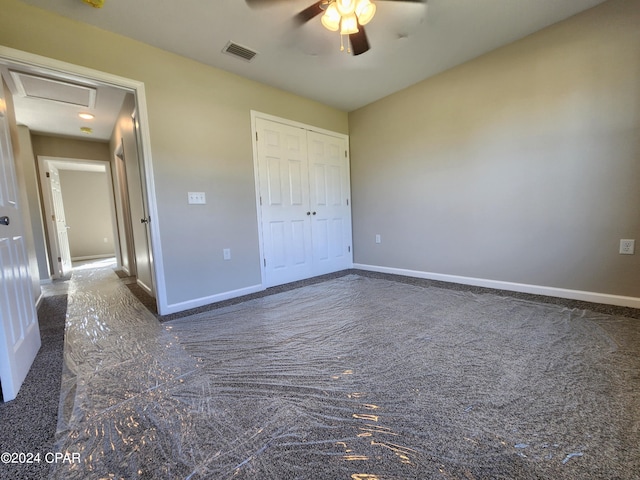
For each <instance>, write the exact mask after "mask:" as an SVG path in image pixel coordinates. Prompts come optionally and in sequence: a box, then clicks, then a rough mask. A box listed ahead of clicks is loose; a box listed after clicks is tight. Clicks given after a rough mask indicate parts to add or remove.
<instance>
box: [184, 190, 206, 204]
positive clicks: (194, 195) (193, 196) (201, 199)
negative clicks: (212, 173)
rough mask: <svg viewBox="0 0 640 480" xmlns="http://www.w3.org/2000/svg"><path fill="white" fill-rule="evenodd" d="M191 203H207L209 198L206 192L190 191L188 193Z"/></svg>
mask: <svg viewBox="0 0 640 480" xmlns="http://www.w3.org/2000/svg"><path fill="white" fill-rule="evenodd" d="M187 199H188V201H189V205H204V204H205V203H207V198H206V197H205V194H204V192H189V193H188V195H187Z"/></svg>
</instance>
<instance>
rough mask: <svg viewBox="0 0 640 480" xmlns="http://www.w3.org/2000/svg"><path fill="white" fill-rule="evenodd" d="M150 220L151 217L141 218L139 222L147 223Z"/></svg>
mask: <svg viewBox="0 0 640 480" xmlns="http://www.w3.org/2000/svg"><path fill="white" fill-rule="evenodd" d="M150 221H151V217H147V218H141V219H140V223H149V222H150Z"/></svg>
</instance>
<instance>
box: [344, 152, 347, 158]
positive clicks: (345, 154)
mask: <svg viewBox="0 0 640 480" xmlns="http://www.w3.org/2000/svg"><path fill="white" fill-rule="evenodd" d="M344 158H347V151H346V150H345V151H344Z"/></svg>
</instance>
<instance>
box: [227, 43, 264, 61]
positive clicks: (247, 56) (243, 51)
mask: <svg viewBox="0 0 640 480" xmlns="http://www.w3.org/2000/svg"><path fill="white" fill-rule="evenodd" d="M222 53H226V54H228V55H233V56H234V57H237V58H241V59H242V60H246V61H247V62H250V61H251V60H253V57H255V56H256V55H257V54H258V52H254V51H253V50H251V49H250V48H247V47H243V46H242V45H238V44H237V43H233V42H229V43H227V45H226V46H225V47H224V49H223V50H222Z"/></svg>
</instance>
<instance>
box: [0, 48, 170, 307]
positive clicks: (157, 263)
mask: <svg viewBox="0 0 640 480" xmlns="http://www.w3.org/2000/svg"><path fill="white" fill-rule="evenodd" d="M2 60H4V61H8V62H12V63H16V64H22V65H25V66H26V67H37V68H38V67H39V68H44V69H49V70H54V71H56V72H59V73H63V74H66V75H70V76H74V77H81V78H85V79H89V80H94V81H98V82H101V83H106V84H108V85H111V86H114V87H117V88H122V89H125V90H129V91H130V92H132V93H133V94H134V96H135V99H136V106H137V112H138V121H139V127H140V139H141V142H142V145H140V149H141V150H142V158H141V160H142V162H144V169H145V184H146V187H147V197H148V198H147V199H146V200H147V204H148V205H149V215H150V216H151V217H152V218H153V222H151V223H150V225H149V226H150V234H151V239H150V240H151V245H152V253H153V260H152V261H153V265H152V270H153V272H154V274H155V275H154V279H155V280H156V283H155V288H156V302H157V307H158V312H160V313H163V312H165V311H166V310H167V305H168V302H167V292H166V282H165V280H164V263H163V260H162V245H161V241H160V225H159V217H158V207H157V202H156V191H155V181H154V172H153V160H152V158H151V135H150V132H149V114H148V110H147V99H146V94H145V86H144V83H143V82H141V81H138V80H133V79H131V78H126V77H120V76H118V75H113V74H111V73H107V72H102V71H100V70H94V69H92V68H87V67H83V66H80V65H75V64H73V63H68V62H63V61H61V60H56V59H53V58H49V57H43V56H41V55H36V54H33V53H29V52H25V51H22V50H16V49H14V48H10V47H5V46H2V45H0V61H2Z"/></svg>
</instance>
